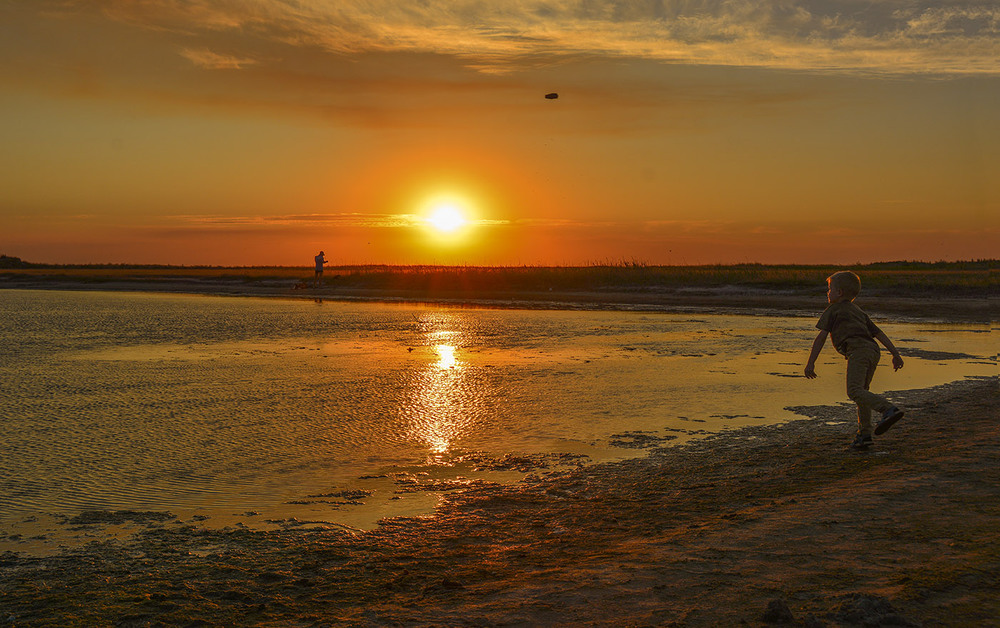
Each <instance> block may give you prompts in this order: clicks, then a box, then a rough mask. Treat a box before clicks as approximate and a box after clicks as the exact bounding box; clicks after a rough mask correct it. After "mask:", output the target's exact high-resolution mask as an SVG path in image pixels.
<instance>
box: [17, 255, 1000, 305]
mask: <svg viewBox="0 0 1000 628" xmlns="http://www.w3.org/2000/svg"><path fill="white" fill-rule="evenodd" d="M845 268H851V269H853V270H855V271H857V272H858V273H859V275H861V278H862V283H863V285H864V286H865V287H866V288H871V289H890V290H894V291H904V292H912V293H921V292H923V291H928V290H939V291H944V292H947V293H949V294H956V293H962V294H968V295H969V296H976V295H982V296H984V297H985V296H986V295H987V294H990V293H994V292H995V291H996V285H997V281H996V276H995V274H994V273H995V272H996V269H997V268H998V263H997V260H971V261H959V262H907V261H899V262H881V263H874V264H855V265H851V266H841V265H794V264H787V265H767V264H734V265H705V266H654V265H646V264H643V263H640V262H635V261H623V262H610V263H597V264H592V265H588V266H429V265H411V266H392V265H364V266H332V267H327V269H326V273H325V277H324V284H325V285H326V286H327V287H330V288H346V289H352V288H353V289H374V290H398V291H419V292H424V293H436V292H461V293H471V292H517V291H549V290H553V291H562V292H565V291H594V290H599V291H610V290H638V291H657V290H674V289H678V288H698V287H702V288H718V287H723V286H737V287H744V288H756V289H770V290H816V291H821V289H822V288H823V286H825V283H826V277H828V276H829V275H830V274H832V273H833V272H836V271H838V270H843V269H845ZM312 275H313V272H312V268H311V267H305V266H298V267H290V266H258V267H220V266H153V265H123V264H102V265H85V266H84V265H44V266H43V265H34V264H33V265H30V267H28V268H16V269H4V270H0V278H5V279H15V280H16V279H20V280H22V281H23V280H25V279H28V278H35V279H38V280H60V279H61V280H69V281H74V282H84V283H106V282H112V281H157V282H158V281H171V280H173V281H178V280H186V281H191V280H194V281H203V282H206V283H211V282H216V281H223V282H234V281H236V282H243V283H247V284H251V285H252V284H259V285H264V284H267V283H272V284H273V283H279V284H280V283H282V282H287V283H288V284H289V287H291V286H292V285H294V284H295V283H298V282H303V281H309V280H311V279H312Z"/></svg>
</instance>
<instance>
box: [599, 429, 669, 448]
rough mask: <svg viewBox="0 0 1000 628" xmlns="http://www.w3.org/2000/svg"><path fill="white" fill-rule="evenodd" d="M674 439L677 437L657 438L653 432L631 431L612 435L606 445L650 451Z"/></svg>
mask: <svg viewBox="0 0 1000 628" xmlns="http://www.w3.org/2000/svg"><path fill="white" fill-rule="evenodd" d="M676 438H677V437H676V436H674V435H673V434H668V435H667V436H657V435H656V434H654V433H653V432H646V431H643V430H633V431H628V432H622V433H621V434H612V435H611V438H610V440H609V441H608V444H609V445H611V446H612V447H621V448H623V449H652V448H653V447H656V446H658V445H659V444H660V443H664V442H667V441H671V440H674V439H676Z"/></svg>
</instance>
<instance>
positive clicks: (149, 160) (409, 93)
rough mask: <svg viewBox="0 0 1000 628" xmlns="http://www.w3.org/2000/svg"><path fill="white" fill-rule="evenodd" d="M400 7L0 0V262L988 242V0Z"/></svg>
mask: <svg viewBox="0 0 1000 628" xmlns="http://www.w3.org/2000/svg"><path fill="white" fill-rule="evenodd" d="M429 4H431V5H433V6H431V7H423V5H422V4H421V3H413V2H405V3H404V2H387V1H378V0H367V1H364V2H362V1H361V0H357V1H354V0H339V1H338V2H336V3H318V2H317V3H289V2H283V1H278V0H260V1H257V2H237V1H232V0H230V1H222V0H217V1H213V2H209V1H206V0H183V1H182V0H145V1H141V2H137V1H134V0H129V1H125V0H105V1H87V2H82V1H80V2H76V1H65V0H60V1H56V0H51V1H48V0H43V1H35V2H23V3H22V2H7V3H2V4H0V58H2V59H3V61H4V62H3V63H2V64H0V140H2V143H3V146H4V150H3V151H2V152H0V221H2V222H0V253H4V254H7V255H15V256H18V257H21V258H23V259H26V260H29V261H38V262H54V263H88V262H111V263H117V262H132V263H171V264H220V265H255V264H260V265H263V264H281V265H306V264H309V263H310V261H311V259H312V256H313V255H314V254H315V253H316V251H318V250H320V249H323V250H324V251H326V253H327V258H328V259H329V260H330V261H331V263H333V264H359V263H400V264H410V263H461V264H585V263H592V262H605V261H613V262H614V261H621V260H627V261H642V262H647V263H656V264H664V263H666V264H694V263H730V262H747V261H759V262H792V263H852V262H857V261H860V262H868V261H880V260H894V259H920V260H929V261H935V260H940V259H970V258H983V257H997V253H998V250H1000V247H998V246H997V243H998V233H1000V219H998V216H1000V176H997V173H998V172H1000V62H998V61H997V59H1000V8H997V7H996V5H995V3H983V2H979V3H977V2H962V1H960V2H952V3H948V5H947V7H941V6H939V5H940V3H937V2H931V1H930V0H925V1H917V2H906V3H897V2H883V3H871V2H844V1H839V2H833V1H830V0H812V1H808V2H806V1H791V2H789V1H787V0H783V1H782V2H776V1H775V2H754V3H745V4H740V3H733V2H722V1H721V0H718V1H709V0H702V1H700V2H699V1H695V2H690V1H686V2H683V3H680V2H671V1H669V0H663V1H661V2H648V3H636V2H604V3H580V2H575V1H574V2H571V1H569V0H524V1H523V2H518V3H496V2H485V0H483V1H478V0H464V1H457V0H441V1H440V2H435V3H429ZM548 92H558V93H559V95H560V97H559V98H558V99H556V100H547V99H545V98H543V96H544V94H546V93H548ZM440 197H447V198H448V199H450V200H451V201H452V202H453V203H456V204H458V205H461V206H463V208H464V211H466V213H467V218H468V220H469V224H467V225H466V226H465V227H463V228H462V229H461V230H460V231H459V232H458V233H456V234H453V235H448V236H444V235H440V234H435V233H433V231H431V230H430V229H428V227H427V225H426V222H425V215H426V213H427V212H428V211H430V207H431V206H432V205H433V203H432V202H431V200H430V199H434V198H440Z"/></svg>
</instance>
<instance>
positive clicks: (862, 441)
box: [851, 432, 875, 449]
mask: <svg viewBox="0 0 1000 628" xmlns="http://www.w3.org/2000/svg"><path fill="white" fill-rule="evenodd" d="M874 443H875V441H873V440H872V437H871V434H862V433H860V432H859V433H858V435H857V436H855V437H854V442H853V443H851V447H853V448H855V449H868V448H869V447H871V446H872V445H873V444H874Z"/></svg>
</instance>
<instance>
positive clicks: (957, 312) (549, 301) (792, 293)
mask: <svg viewBox="0 0 1000 628" xmlns="http://www.w3.org/2000/svg"><path fill="white" fill-rule="evenodd" d="M545 270H546V269H538V271H537V273H538V274H544V273H545ZM269 272H271V273H278V272H283V273H284V274H285V276H281V277H272V276H269V275H268V274H267V273H269ZM679 272H680V271H679ZM289 273H292V275H291V276H289ZM529 274H530V273H529ZM972 274H973V278H972V279H969V278H968V277H965V276H960V275H955V276H948V277H947V278H945V279H938V280H936V282H932V283H927V284H926V285H916V286H914V285H906V284H905V282H903V281H902V280H900V283H898V284H892V283H890V284H889V285H888V287H882V288H879V287H867V286H866V288H865V289H864V290H863V292H862V295H861V296H860V297H859V299H858V303H859V305H861V306H862V307H863V308H864V309H865V310H866V311H867V312H868V313H869V314H871V315H872V316H874V317H894V318H896V319H906V320H930V321H939V322H975V323H980V324H989V323H990V321H991V317H992V315H993V310H992V303H991V297H990V295H991V293H992V292H995V288H993V287H992V285H991V284H990V283H989V280H988V277H989V275H988V273H986V272H985V271H976V272H974V273H972ZM390 276H391V279H392V281H391V282H389V283H387V284H386V285H384V286H375V287H372V286H366V285H365V284H364V282H363V281H362V282H361V285H350V284H346V283H344V281H346V280H345V279H344V278H343V277H338V276H337V275H335V274H331V276H330V277H328V278H327V280H326V281H325V283H324V284H323V285H322V286H320V287H314V286H313V284H312V282H311V281H309V279H308V278H306V279H303V278H302V277H301V276H299V277H295V276H294V270H293V269H282V270H281V271H268V270H266V269H265V270H257V271H253V270H246V269H229V270H228V271H227V270H226V269H221V270H218V269H217V270H208V271H195V270H187V269H184V268H183V267H177V268H173V269H170V270H165V271H163V270H160V271H152V270H146V271H142V270H132V271H130V270H115V269H89V270H88V269H82V270H77V271H59V270H49V271H43V270H31V271H19V270H4V271H0V289H4V288H7V289H27V290H108V291H138V292H172V293H185V294H211V295H229V296H251V297H279V298H300V299H317V300H343V301H375V302H390V303H398V302H406V303H427V304H438V305H447V306H458V307H462V306H471V307H501V308H527V309H590V310H642V311H660V312H695V313H718V314H764V315H770V314H777V315H792V316H796V315H803V316H817V317H818V316H819V313H820V312H822V311H823V308H824V307H825V306H826V289H825V284H824V282H823V279H822V277H825V274H824V273H819V274H817V275H816V277H817V279H816V280H815V282H810V283H806V284H797V285H793V284H789V285H788V286H785V287H781V288H776V287H765V286H761V285H752V284H745V285H744V284H739V283H735V284H732V285H716V284H713V283H710V282H709V283H705V282H702V283H699V281H700V280H699V279H694V280H693V281H692V282H690V283H683V284H680V285H670V286H667V285H662V286H656V285H652V286H648V285H636V284H630V285H628V284H623V285H602V286H601V287H599V288H586V289H580V288H578V287H576V288H574V287H567V286H559V285H555V286H554V287H550V288H548V289H527V288H518V289H505V288H502V287H498V286H496V285H493V286H483V285H473V284H470V285H466V286H458V287H456V286H453V285H447V286H446V285H434V283H433V282H430V283H428V282H427V281H426V279H425V280H424V281H423V283H422V284H420V285H416V284H417V283H419V282H413V283H414V284H415V285H412V286H407V279H406V278H407V274H406V273H405V272H401V273H398V274H397V275H392V274H391V273H390ZM927 276H928V277H933V276H934V273H933V272H929V273H927ZM949 281H951V282H952V283H949ZM962 282H972V286H971V287H970V286H967V285H962ZM458 283H461V282H458ZM535 283H544V282H542V281H541V280H538V281H536V282H535Z"/></svg>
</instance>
